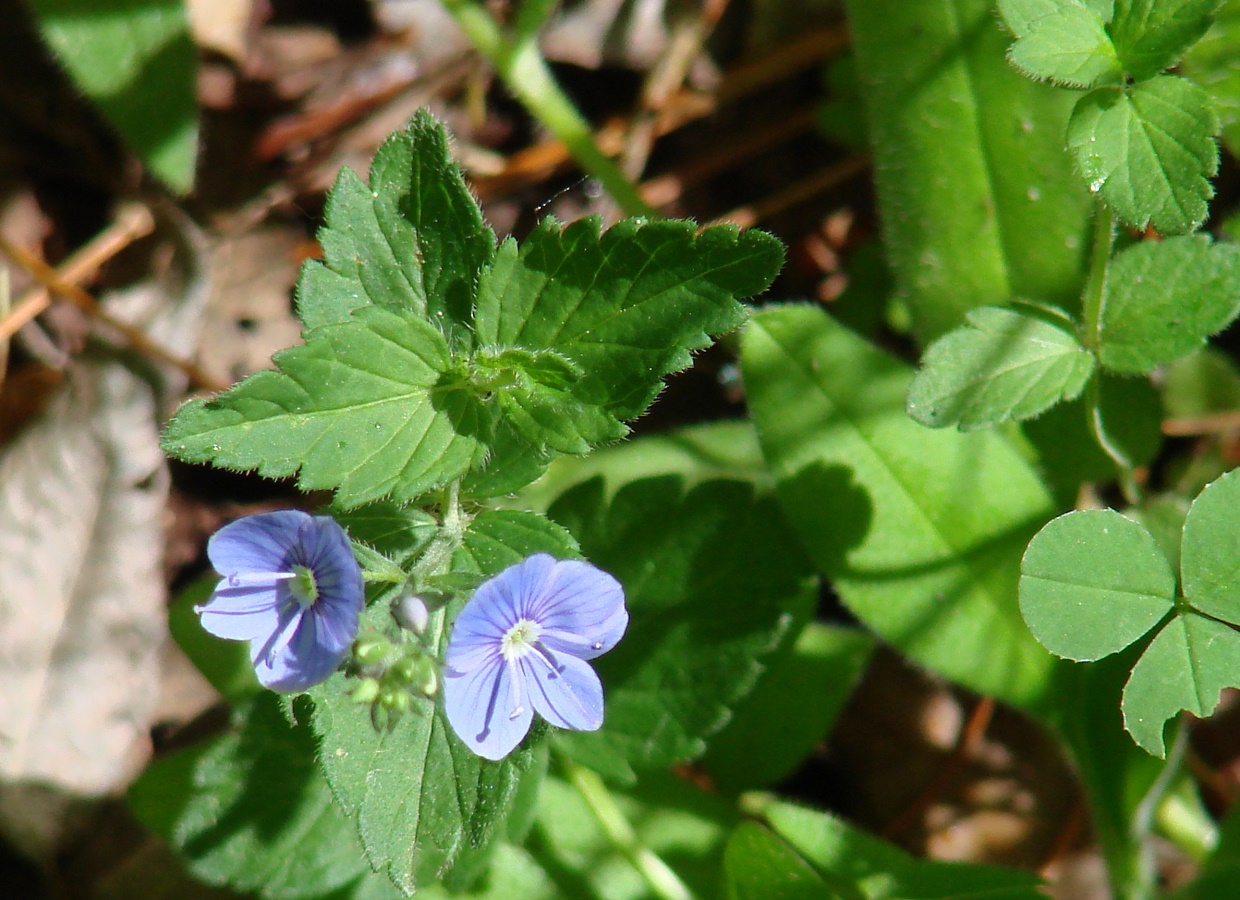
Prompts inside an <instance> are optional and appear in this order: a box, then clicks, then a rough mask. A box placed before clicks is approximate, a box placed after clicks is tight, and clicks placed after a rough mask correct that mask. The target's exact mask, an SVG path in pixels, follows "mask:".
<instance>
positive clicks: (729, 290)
mask: <svg viewBox="0 0 1240 900" xmlns="http://www.w3.org/2000/svg"><path fill="white" fill-rule="evenodd" d="M599 229H600V224H599V221H598V220H597V219H594V218H590V219H582V220H580V221H577V222H574V223H573V224H571V225H569V226H567V227H564V228H561V226H560V225H559V224H558V223H557V222H555V221H554V220H551V219H545V220H543V222H542V223H540V224H539V226H538V227H537V228H536V229H535V230H534V232H533V233H532V234H530V235H529V237H527V238H526V239H525V240H524V241H523V242H522V243H521V246H520V248H518V247H517V245H516V243H515V242H513V241H505V242H504V244H503V245H502V246H501V247H500V250H499V254H498V256H497V258H496V260H495V264H494V265H493V266H492V267H490V268H489V269H487V270H486V271H485V272H483V275H482V280H481V283H480V284H479V288H478V301H477V310H476V314H475V328H476V332H477V340H478V342H479V344H481V345H483V346H493V347H498V348H506V347H522V348H525V349H526V350H555V351H557V352H558V353H560V354H562V355H563V356H565V357H567V358H568V359H569V360H571V361H572V362H574V363H576V364H577V365H578V366H579V367H580V369H581V370H582V375H581V377H580V379H579V380H578V381H577V383H576V385H575V386H574V387H573V393H574V394H575V395H576V396H577V397H578V398H579V399H580V400H582V401H584V402H586V403H591V404H597V405H600V406H603V407H604V408H606V409H607V410H608V411H609V412H611V413H612V415H613V416H614V417H615V418H617V419H619V420H627V419H631V418H634V417H635V416H637V415H639V414H641V413H642V412H643V411H644V410H645V409H646V407H647V406H648V405H649V404H650V401H651V400H653V399H654V396H655V394H656V393H657V391H658V389H659V384H660V382H659V379H660V378H662V377H663V376H664V375H668V374H670V373H672V372H676V371H678V370H680V369H683V368H685V367H686V366H688V365H689V363H690V361H691V357H690V352H691V351H693V350H699V349H701V348H703V347H705V346H707V345H708V344H709V343H710V338H711V336H713V335H718V334H722V333H724V332H726V331H730V330H732V329H733V328H735V327H736V326H738V325H739V324H740V323H741V322H742V321H744V318H745V310H744V307H743V306H742V305H741V304H740V302H739V300H740V299H742V298H745V297H749V296H752V295H754V294H757V293H759V292H761V291H763V290H764V289H765V288H766V287H767V285H769V284H770V282H771V280H772V279H773V278H774V277H775V275H776V273H777V272H778V271H779V266H780V263H781V261H782V258H783V248H782V246H781V245H780V243H779V241H777V240H776V239H775V238H773V237H771V236H770V235H768V234H765V233H763V232H759V231H745V232H738V231H737V230H736V229H735V228H733V227H724V226H719V227H715V228H708V229H706V230H705V231H703V232H702V233H701V234H697V233H696V227H695V226H694V224H693V223H692V222H683V221H668V220H663V221H657V222H646V221H644V220H641V219H626V220H624V221H622V222H619V223H618V224H616V225H615V226H613V227H612V228H610V229H608V230H607V231H606V232H604V233H602V234H600V230H599Z"/></svg>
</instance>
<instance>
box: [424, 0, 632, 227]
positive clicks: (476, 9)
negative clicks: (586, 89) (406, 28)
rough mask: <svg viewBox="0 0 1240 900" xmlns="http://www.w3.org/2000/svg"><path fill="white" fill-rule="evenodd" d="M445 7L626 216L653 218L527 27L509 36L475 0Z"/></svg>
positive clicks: (449, 1)
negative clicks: (560, 83) (573, 100)
mask: <svg viewBox="0 0 1240 900" xmlns="http://www.w3.org/2000/svg"><path fill="white" fill-rule="evenodd" d="M443 5H444V8H445V9H447V10H448V12H449V13H450V14H451V15H452V17H453V18H454V19H456V22H457V24H458V25H460V26H461V30H462V31H464V32H465V35H466V36H467V37H468V38H469V40H470V41H471V42H472V43H473V45H474V46H475V47H477V48H478V52H480V53H481V54H482V55H483V56H485V57H486V58H487V60H488V61H489V62H490V63H491V65H492V66H494V67H495V71H496V72H497V73H499V77H500V78H501V79H503V81H504V84H506V85H507V86H508V89H509V90H510V91H512V93H513V95H514V96H515V97H516V98H517V99H518V100H520V101H521V103H522V104H524V105H525V108H526V109H528V110H529V111H530V112H531V113H532V114H533V115H534V117H535V118H537V119H538V120H539V121H540V122H542V123H543V124H544V125H545V126H546V127H547V128H548V129H549V130H550V131H551V133H552V134H554V135H555V136H556V137H557V138H558V139H559V140H560V141H561V142H562V143H563V144H564V146H565V147H567V148H568V151H569V152H570V153H571V154H572V155H573V158H574V159H576V160H577V162H578V163H580V164H581V167H582V168H583V169H585V170H586V171H587V172H589V173H590V174H591V175H592V176H594V177H595V178H597V179H598V180H599V182H600V183H601V184H602V185H603V187H604V188H605V189H606V190H607V192H608V193H609V194H611V196H612V199H614V200H615V201H616V203H617V204H619V205H620V208H621V209H623V210H624V211H625V213H626V214H628V215H630V216H651V217H653V216H657V213H656V212H655V211H654V210H653V209H651V208H650V206H648V205H647V204H646V202H645V201H644V200H642V198H641V195H640V194H638V191H637V188H636V187H634V185H633V183H632V182H631V181H629V180H628V179H627V178H625V176H624V173H623V172H621V171H620V169H619V167H618V166H616V164H615V163H613V162H612V161H611V159H610V158H608V156H607V155H606V154H605V153H603V151H602V150H600V149H599V147H598V144H596V143H595V142H594V134H593V132H592V131H591V130H590V123H589V122H587V121H586V120H585V119H584V118H582V116H581V113H579V112H578V111H577V108H576V107H575V106H573V103H572V101H571V100H569V99H568V97H567V96H566V95H565V93H564V91H563V90H562V89H561V88H560V86H559V84H557V83H556V80H555V77H554V76H553V75H552V74H551V70H550V69H549V68H548V67H547V62H546V60H544V59H543V57H542V54H541V53H540V52H539V50H538V43H537V40H536V35H535V34H534V33H532V31H531V30H530V29H525V30H524V33H518V34H517V36H516V37H515V38H510V37H508V36H507V35H505V34H504V32H503V30H502V29H501V28H500V26H499V23H498V22H496V21H495V19H494V17H493V16H492V15H491V14H490V13H489V12H487V10H486V9H485V8H484V7H483V5H482V4H481V3H479V2H476V0H443Z"/></svg>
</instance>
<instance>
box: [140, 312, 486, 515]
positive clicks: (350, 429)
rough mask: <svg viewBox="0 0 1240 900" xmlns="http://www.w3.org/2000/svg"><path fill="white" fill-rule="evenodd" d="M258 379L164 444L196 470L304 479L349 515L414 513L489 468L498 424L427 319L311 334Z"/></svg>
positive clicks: (364, 320)
mask: <svg viewBox="0 0 1240 900" xmlns="http://www.w3.org/2000/svg"><path fill="white" fill-rule="evenodd" d="M275 361H276V364H277V365H278V366H279V367H280V369H279V371H274V372H273V371H263V372H259V373H257V374H255V375H251V376H250V377H249V378H247V379H246V380H245V381H243V382H241V383H240V384H239V385H236V386H235V387H233V388H231V389H230V390H228V391H227V392H225V393H224V394H221V395H220V396H219V397H217V398H215V399H213V400H209V401H205V402H204V401H191V402H190V403H187V404H186V405H185V406H183V407H181V409H180V410H178V411H177V414H176V415H175V416H174V417H173V419H172V421H171V422H170V423H169V424H168V427H167V429H166V430H165V432H164V438H163V447H164V449H165V450H166V451H167V452H168V453H170V454H172V455H173V456H176V457H178V458H179V459H183V460H186V461H190V462H207V461H209V462H211V463H213V464H214V465H216V466H220V467H223V468H228V469H239V470H254V471H257V472H258V473H259V474H260V475H265V476H267V477H269V478H284V477H288V476H291V475H294V474H296V475H297V476H298V478H297V483H298V485H300V486H301V488H302V489H303V490H320V489H332V488H334V489H335V490H336V502H337V503H338V504H339V505H340V506H342V507H346V508H347V507H351V506H357V505H359V504H362V503H366V502H369V501H372V500H378V499H380V498H382V497H384V496H386V495H388V494H391V495H392V496H393V497H394V498H395V499H396V500H398V501H409V500H412V499H414V498H416V497H418V496H419V495H420V494H422V493H424V492H425V491H428V490H430V489H432V488H434V487H436V486H439V485H442V484H445V483H446V482H448V481H451V480H452V479H454V478H459V477H460V476H461V475H463V474H464V473H465V472H466V471H468V469H469V467H470V466H471V465H473V464H474V463H476V462H478V461H480V460H481V458H482V456H483V454H484V452H485V449H486V447H485V445H484V444H483V442H482V441H483V438H484V436H485V426H486V418H485V413H484V410H483V409H482V408H481V406H480V404H479V402H478V401H477V400H476V399H475V398H474V397H473V395H472V394H471V393H470V392H469V391H467V390H465V389H464V386H463V385H462V384H461V383H460V379H459V377H457V376H454V375H451V374H450V372H449V370H450V367H451V365H452V363H451V360H450V358H449V355H448V346H447V342H446V341H445V340H444V337H443V334H442V333H441V332H440V331H439V330H438V329H436V328H435V327H434V326H433V325H431V324H430V323H429V322H426V321H425V320H423V319H421V318H419V317H417V316H416V315H414V314H412V313H409V312H406V311H400V310H390V309H384V308H381V307H377V306H372V307H367V308H365V309H359V310H358V311H357V313H356V314H355V316H354V317H353V318H352V319H350V320H349V321H348V322H344V323H340V324H337V325H327V326H324V327H323V328H319V329H317V330H315V331H313V332H311V333H310V334H309V335H308V336H307V340H306V343H305V344H304V345H302V346H299V347H291V348H290V349H288V350H284V351H281V352H280V353H278V354H276V357H275Z"/></svg>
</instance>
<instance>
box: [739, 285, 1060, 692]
mask: <svg viewBox="0 0 1240 900" xmlns="http://www.w3.org/2000/svg"><path fill="white" fill-rule="evenodd" d="M742 361H743V366H744V373H745V386H746V389H747V393H748V397H749V404H750V410H751V412H752V414H753V417H754V421H755V424H756V425H757V428H758V435H759V438H760V440H761V444H762V448H763V451H764V453H765V455H766V458H767V462H768V464H769V465H770V467H771V470H772V472H773V473H774V475H775V477H776V483H777V494H778V496H779V499H780V501H781V505H782V507H783V509H784V512H785V514H786V515H787V516H788V519H789V521H790V522H791V523H792V525H793V528H794V529H795V530H796V532H797V534H798V535H799V536H800V538H801V540H802V542H803V543H804V545H805V546H806V548H807V549H808V550H809V552H810V554H811V556H812V558H813V559H814V561H815V563H816V564H817V566H818V569H819V571H820V572H822V574H823V575H825V576H826V577H827V578H829V579H830V580H831V583H832V586H833V587H834V588H835V589H836V591H838V592H839V594H840V597H841V598H842V599H843V601H844V603H845V604H846V605H847V606H848V608H849V609H850V610H852V611H853V612H854V613H855V614H856V615H857V616H858V617H859V618H860V619H861V620H862V621H864V622H865V623H866V624H867V625H869V626H870V627H871V628H872V629H873V630H874V631H875V632H877V633H878V634H879V636H881V637H882V638H884V639H885V640H887V641H889V642H890V643H892V644H893V645H894V646H895V647H897V648H898V649H899V650H901V651H902V652H904V653H906V654H908V655H909V656H911V657H912V658H913V659H915V660H916V661H917V662H919V663H920V664H922V665H925V666H927V667H929V668H931V669H933V670H935V671H937V672H939V673H941V674H943V675H945V676H947V677H948V678H951V679H953V680H955V681H958V682H960V683H961V684H965V685H967V686H969V687H971V688H973V689H974V690H977V691H979V692H982V693H986V694H991V695H994V696H998V697H1001V698H1003V699H1004V700H1006V701H1008V702H1011V703H1015V704H1017V705H1022V706H1026V707H1028V706H1033V707H1037V706H1038V705H1039V704H1040V703H1041V702H1042V701H1043V700H1044V699H1045V698H1046V696H1047V692H1048V691H1049V690H1050V683H1049V679H1050V677H1051V674H1052V671H1053V670H1054V668H1055V667H1056V662H1055V658H1054V657H1053V656H1051V654H1049V653H1048V652H1047V651H1046V650H1045V649H1043V648H1042V646H1041V645H1039V644H1038V643H1037V641H1035V640H1034V639H1033V636H1032V635H1031V634H1030V633H1029V629H1028V627H1027V626H1026V625H1025V623H1024V620H1023V619H1022V618H1021V616H1020V610H1019V609H1018V607H1017V602H1016V584H1017V577H1018V569H1019V560H1020V555H1021V552H1022V551H1023V550H1024V548H1025V544H1026V543H1028V540H1029V538H1030V537H1031V536H1032V533H1033V531H1034V530H1035V529H1036V528H1037V527H1038V526H1040V525H1041V524H1042V523H1043V522H1045V521H1046V520H1047V519H1048V518H1050V516H1051V513H1052V506H1051V501H1050V497H1049V496H1048V494H1047V492H1046V488H1045V487H1044V486H1043V485H1042V484H1041V482H1040V481H1039V480H1038V478H1037V476H1036V475H1035V474H1034V473H1033V471H1032V469H1031V468H1030V467H1029V465H1028V464H1027V463H1026V462H1025V460H1024V459H1023V458H1022V457H1021V456H1020V454H1019V453H1017V451H1016V450H1015V449H1014V447H1013V446H1012V445H1011V444H1009V443H1008V442H1007V440H1006V439H1004V438H1003V437H1001V436H1000V435H999V434H997V433H995V432H976V433H972V434H961V433H960V432H956V431H928V430H926V429H924V428H923V427H922V426H920V425H918V424H917V423H916V422H914V421H912V420H911V419H909V418H908V416H907V415H906V414H905V412H904V396H905V392H906V391H907V389H908V383H909V378H910V376H911V372H910V371H909V369H908V368H907V367H906V366H905V365H904V364H903V363H901V362H899V361H897V360H895V359H893V358H892V357H890V356H888V355H886V354H885V353H883V352H881V351H880V350H878V349H877V348H875V347H873V346H871V345H869V344H867V343H866V342H864V341H862V340H861V339H860V338H858V337H856V336H854V335H852V334H851V333H849V332H848V331H846V330H845V329H844V328H843V327H842V326H840V325H839V324H837V323H835V322H834V321H833V320H831V318H830V317H828V316H827V315H826V314H825V313H823V312H821V311H820V310H817V309H814V308H812V307H803V306H789V307H785V308H778V309H771V310H767V311H764V312H762V313H760V314H758V315H757V316H756V317H755V318H754V319H753V320H752V322H751V323H750V325H749V327H748V328H747V329H746V331H745V335H744V340H743V351H742Z"/></svg>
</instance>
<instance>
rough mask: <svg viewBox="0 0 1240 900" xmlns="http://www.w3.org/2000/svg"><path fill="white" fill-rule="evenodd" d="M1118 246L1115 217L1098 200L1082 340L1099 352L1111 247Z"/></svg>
mask: <svg viewBox="0 0 1240 900" xmlns="http://www.w3.org/2000/svg"><path fill="white" fill-rule="evenodd" d="M1114 244H1115V217H1114V216H1112V215H1111V213H1110V211H1109V210H1108V209H1107V208H1106V207H1105V206H1104V205H1103V204H1102V201H1098V205H1097V210H1096V212H1095V213H1094V242H1093V246H1092V248H1091V249H1090V255H1089V278H1088V280H1086V282H1085V295H1084V297H1083V298H1082V303H1081V307H1082V309H1081V317H1082V321H1083V323H1084V328H1083V333H1082V334H1081V340H1082V342H1083V343H1084V344H1085V346H1086V347H1088V348H1089V349H1090V350H1092V351H1094V352H1095V353H1097V352H1098V339H1099V335H1100V334H1101V332H1102V308H1103V304H1104V303H1105V299H1106V287H1107V272H1108V271H1109V269H1110V263H1111V248H1112V247H1113V246H1114Z"/></svg>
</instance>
